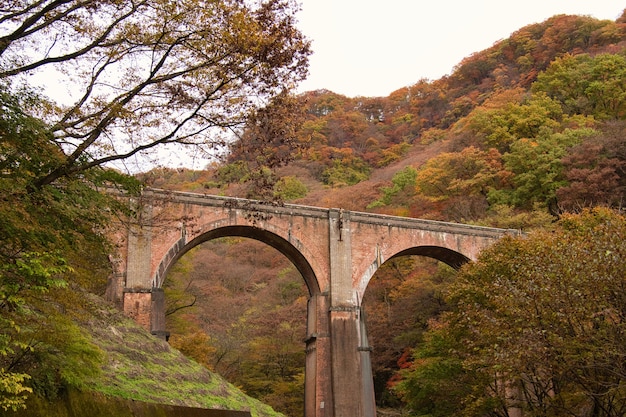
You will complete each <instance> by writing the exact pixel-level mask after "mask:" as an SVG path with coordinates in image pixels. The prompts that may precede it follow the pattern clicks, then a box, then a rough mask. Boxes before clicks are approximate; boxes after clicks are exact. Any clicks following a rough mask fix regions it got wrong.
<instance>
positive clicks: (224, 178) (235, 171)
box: [216, 161, 250, 184]
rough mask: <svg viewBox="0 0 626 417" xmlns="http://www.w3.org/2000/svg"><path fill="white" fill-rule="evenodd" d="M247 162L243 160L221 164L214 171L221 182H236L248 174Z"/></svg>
mask: <svg viewBox="0 0 626 417" xmlns="http://www.w3.org/2000/svg"><path fill="white" fill-rule="evenodd" d="M249 173H250V172H249V168H248V164H246V162H245V161H236V162H232V163H229V164H224V165H221V166H220V167H219V168H218V169H217V172H216V176H217V178H218V179H219V181H220V182H221V183H223V184H231V183H238V182H241V181H243V180H244V178H245V177H246V176H247V175H249Z"/></svg>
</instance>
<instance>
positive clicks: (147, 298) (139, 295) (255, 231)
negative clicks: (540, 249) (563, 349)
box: [108, 189, 516, 417]
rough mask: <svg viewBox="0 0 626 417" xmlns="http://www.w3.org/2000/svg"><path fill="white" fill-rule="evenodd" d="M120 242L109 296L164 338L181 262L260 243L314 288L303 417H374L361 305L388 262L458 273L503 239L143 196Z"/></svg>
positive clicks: (306, 211) (315, 211) (460, 229)
mask: <svg viewBox="0 0 626 417" xmlns="http://www.w3.org/2000/svg"><path fill="white" fill-rule="evenodd" d="M133 204H134V205H135V207H136V209H137V213H138V215H137V220H136V221H135V222H133V223H131V224H128V225H126V226H127V227H125V228H122V229H123V231H122V232H118V233H121V234H119V237H120V239H119V243H120V245H119V248H120V253H119V258H117V259H116V265H117V266H116V267H117V271H116V272H117V273H116V274H115V278H114V279H112V280H111V282H110V284H109V289H108V294H109V297H110V298H111V299H112V300H114V301H115V302H117V303H118V305H120V306H121V307H122V308H123V310H124V312H125V313H126V314H128V315H129V316H131V317H133V318H135V320H137V321H138V322H139V323H141V324H142V325H143V326H144V327H146V328H147V329H149V330H151V331H152V332H153V334H155V335H158V336H161V337H165V334H166V332H165V324H164V323H165V315H164V298H163V291H162V290H161V286H162V284H163V281H164V279H165V278H166V276H167V273H168V271H169V269H170V268H171V267H172V266H173V265H174V263H175V262H176V260H177V259H178V258H180V257H181V256H182V255H183V254H185V253H186V252H187V251H188V250H190V249H191V248H193V247H194V246H196V245H198V244H200V243H202V242H206V241H208V240H211V239H215V238H219V237H225V236H242V237H248V238H252V239H257V240H260V241H262V242H265V243H266V244H268V245H270V246H273V247H274V248H276V249H277V250H279V251H280V252H282V253H283V254H284V255H285V256H286V257H287V258H289V259H290V260H291V262H292V263H293V264H294V266H295V267H296V268H297V269H298V271H299V272H300V273H301V275H302V277H303V278H304V280H305V282H306V284H307V287H308V290H309V302H308V312H307V334H306V352H307V355H306V378H305V416H306V417H314V416H315V417H360V416H364V417H365V416H367V417H369V416H374V415H375V414H376V410H375V405H374V394H373V386H372V375H371V365H370V350H371V348H370V346H369V344H368V341H367V336H366V329H365V323H364V322H363V320H362V314H361V300H362V299H363V294H364V292H365V289H366V287H367V284H368V282H369V280H370V278H371V277H372V275H373V274H374V272H376V270H377V269H378V268H379V267H380V266H381V265H382V264H383V262H384V261H385V260H388V259H390V258H393V257H395V256H402V255H424V256H429V257H432V258H435V259H438V260H440V261H442V262H445V263H447V264H448V265H451V266H452V267H454V268H458V267H459V266H461V265H462V264H464V263H465V262H468V261H470V260H475V259H476V257H477V255H478V254H479V253H480V251H481V250H483V249H485V248H486V247H488V246H490V245H491V244H493V243H494V242H495V241H496V240H498V239H500V238H501V237H502V236H503V235H505V234H507V233H516V231H514V230H503V229H494V228H485V227H477V226H469V225H463V224H456V223H446V222H437V221H428V220H420V219H412V218H403V217H393V216H383V215H376V214H368V213H359V212H351V211H343V210H341V209H325V208H317V207H308V206H300V205H292V204H285V205H284V206H274V205H271V204H264V203H262V202H258V201H252V200H246V199H238V198H229V197H218V196H211V195H203V194H195V193H184V192H171V191H164V190H158V189H146V190H144V192H143V194H142V196H141V197H140V198H138V199H135V200H133Z"/></svg>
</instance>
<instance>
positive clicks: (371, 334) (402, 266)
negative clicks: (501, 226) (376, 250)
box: [363, 246, 470, 413]
mask: <svg viewBox="0 0 626 417" xmlns="http://www.w3.org/2000/svg"><path fill="white" fill-rule="evenodd" d="M469 261H470V259H469V258H467V257H466V256H464V255H462V254H460V253H458V252H456V251H453V250H450V249H447V248H443V247H436V246H419V247H412V248H408V249H405V250H403V251H401V252H399V253H397V254H395V255H394V256H392V257H391V258H389V259H387V260H386V261H385V262H384V263H383V264H382V265H381V266H380V267H379V268H378V269H377V270H376V272H375V273H374V274H373V276H372V277H371V279H370V281H369V282H368V285H367V288H366V290H365V292H364V296H363V308H364V311H365V313H366V320H367V335H368V338H369V341H370V343H371V345H372V349H373V350H372V353H371V361H372V374H373V375H372V376H373V382H374V391H375V398H376V403H377V407H379V409H386V410H387V411H389V412H390V413H394V412H400V411H401V410H402V409H403V408H404V406H405V404H404V403H403V402H402V399H401V398H400V397H398V396H396V394H394V391H393V386H394V384H395V383H397V382H398V381H399V380H400V370H401V369H402V368H403V367H406V366H408V365H409V364H410V362H411V361H412V360H413V358H412V351H413V349H415V348H416V347H417V346H419V345H420V344H421V343H422V342H423V335H424V334H425V332H426V330H427V329H428V328H429V325H430V324H431V323H434V322H436V320H437V319H438V317H439V316H440V315H441V314H442V313H443V312H445V311H446V309H447V305H446V302H445V299H444V297H443V293H444V291H445V288H447V286H448V285H449V284H450V283H451V282H452V281H453V280H454V277H455V276H456V273H457V270H458V269H459V268H460V267H461V266H463V265H464V264H466V263H467V262H469Z"/></svg>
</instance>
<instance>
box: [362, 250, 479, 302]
mask: <svg viewBox="0 0 626 417" xmlns="http://www.w3.org/2000/svg"><path fill="white" fill-rule="evenodd" d="M411 255H417V256H426V257H428V258H433V259H436V260H438V261H441V262H443V263H445V264H447V265H449V266H450V267H452V268H454V269H456V270H458V269H459V268H461V267H462V266H463V265H465V264H466V263H468V262H470V261H471V259H470V258H468V257H467V256H465V255H463V254H462V253H459V252H457V251H455V250H452V249H449V248H445V247H442V246H432V245H422V246H413V247H410V248H407V249H404V250H401V251H400V252H398V253H396V254H394V255H392V256H391V257H389V259H386V260H385V259H382V258H381V256H380V254H377V257H376V259H374V261H373V262H372V263H371V265H370V266H369V268H367V270H366V271H365V274H364V276H363V277H361V280H360V283H361V286H360V288H358V293H359V299H361V300H362V299H363V297H364V296H365V290H366V289H367V286H368V285H369V282H370V280H371V279H372V277H373V276H374V274H375V273H376V271H378V269H379V268H380V267H381V266H382V265H383V263H384V262H386V261H388V260H391V259H394V258H398V257H400V256H411Z"/></svg>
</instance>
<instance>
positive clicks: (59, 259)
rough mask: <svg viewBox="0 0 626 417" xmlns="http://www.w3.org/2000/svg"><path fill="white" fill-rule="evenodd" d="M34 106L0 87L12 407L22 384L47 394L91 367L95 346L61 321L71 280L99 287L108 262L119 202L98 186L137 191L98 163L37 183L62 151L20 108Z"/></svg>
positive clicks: (2, 297)
mask: <svg viewBox="0 0 626 417" xmlns="http://www.w3.org/2000/svg"><path fill="white" fill-rule="evenodd" d="M37 106H42V104H41V102H40V101H39V100H38V99H37V97H36V96H34V95H31V94H28V93H21V94H20V95H19V96H14V95H11V94H9V93H8V92H7V91H6V89H5V88H4V87H3V88H0V195H2V198H0V369H2V372H3V380H4V381H5V382H6V383H7V384H10V385H12V386H13V390H12V391H11V390H10V389H8V388H7V392H6V394H7V397H6V400H7V401H10V402H11V404H12V405H11V407H16V406H19V405H20V401H21V400H22V399H23V395H20V394H18V393H17V392H18V391H19V392H21V393H24V392H25V390H23V389H22V388H20V387H21V386H23V385H26V383H27V384H28V385H29V386H30V387H31V388H33V389H34V391H35V392H37V393H40V394H45V395H47V396H50V397H54V396H55V395H56V393H57V392H58V391H60V390H62V389H64V388H66V387H69V386H73V387H80V386H82V384H83V381H84V380H85V378H87V377H89V376H91V375H92V373H95V372H97V370H98V369H99V365H100V360H101V356H100V354H99V352H98V350H97V349H95V348H94V347H93V346H92V345H91V344H90V343H88V341H87V340H86V339H85V338H84V336H83V335H82V333H81V332H80V331H79V330H78V329H77V327H76V326H75V324H73V322H72V321H71V319H70V318H69V317H71V316H73V314H72V312H74V311H79V310H80V308H79V304H80V302H81V301H80V299H81V298H80V297H75V295H74V294H75V291H76V290H77V288H78V286H80V285H82V286H85V287H87V288H90V289H96V288H98V289H102V288H103V285H105V284H106V282H105V277H106V273H104V274H103V275H102V276H101V277H99V278H96V275H95V274H96V273H98V272H102V271H107V270H108V269H109V268H110V267H109V265H108V260H107V258H106V254H107V253H108V250H107V248H108V244H107V242H106V238H105V236H104V233H103V231H104V230H105V228H106V226H107V224H108V222H109V220H110V218H111V216H113V215H114V214H116V213H119V212H120V211H121V210H122V209H123V208H122V205H121V203H119V202H118V201H116V200H115V199H114V198H113V197H112V196H109V195H106V194H103V193H101V192H100V191H98V187H119V188H124V189H126V190H128V191H130V192H134V191H137V190H138V189H139V187H138V183H137V181H135V180H133V179H132V178H130V177H127V176H124V175H121V174H119V173H117V172H114V171H109V170H104V169H99V168H93V169H90V170H85V171H83V172H82V173H81V175H77V176H71V175H64V176H62V177H60V178H58V179H57V181H54V182H50V183H48V184H46V185H41V184H40V183H39V180H40V179H41V178H43V177H45V176H46V175H47V174H48V173H49V172H50V171H52V170H55V169H57V168H58V167H59V166H60V164H61V160H62V153H61V150H60V149H59V147H58V146H57V145H56V144H55V143H54V138H53V135H52V134H51V133H50V131H49V129H48V127H47V126H46V125H45V124H44V123H43V122H42V121H40V120H38V119H37V118H34V117H31V116H29V115H28V114H26V113H25V112H24V111H23V108H26V107H28V108H30V109H33V108H36V107H37ZM103 281H104V283H103ZM68 311H69V312H70V313H67V312H68ZM68 316H69V317H68ZM7 387H8V386H7ZM29 389H30V388H29ZM4 398H5V397H0V402H1V401H4Z"/></svg>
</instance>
